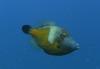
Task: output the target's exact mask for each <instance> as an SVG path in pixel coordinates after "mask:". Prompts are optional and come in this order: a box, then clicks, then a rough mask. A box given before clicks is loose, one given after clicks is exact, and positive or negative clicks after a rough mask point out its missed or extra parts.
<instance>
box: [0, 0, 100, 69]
mask: <svg viewBox="0 0 100 69" xmlns="http://www.w3.org/2000/svg"><path fill="white" fill-rule="evenodd" d="M42 19H49V20H53V21H55V22H56V24H57V25H60V26H62V27H64V28H65V29H68V30H69V31H70V32H71V34H72V37H73V38H74V39H75V40H76V41H77V42H78V43H79V44H80V49H79V50H78V51H76V52H73V53H71V54H69V55H65V56H60V57H57V56H50V55H47V54H45V53H44V52H42V51H40V49H37V50H36V49H33V48H32V47H31V46H30V45H29V41H30V37H29V36H27V35H25V34H24V33H23V32H22V31H21V26H22V25H24V24H29V25H33V26H35V25H37V24H38V23H37V22H38V20H42ZM0 69H100V1H99V0H0Z"/></svg>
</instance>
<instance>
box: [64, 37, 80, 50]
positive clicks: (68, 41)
mask: <svg viewBox="0 0 100 69" xmlns="http://www.w3.org/2000/svg"><path fill="white" fill-rule="evenodd" d="M62 48H63V49H69V50H71V51H74V50H78V49H79V48H80V47H79V43H77V42H76V41H74V40H73V39H72V38H71V37H66V38H65V39H64V41H63V43H62Z"/></svg>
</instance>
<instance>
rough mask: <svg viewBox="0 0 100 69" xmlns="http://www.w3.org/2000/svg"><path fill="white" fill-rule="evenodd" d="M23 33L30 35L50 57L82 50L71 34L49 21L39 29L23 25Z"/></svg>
mask: <svg viewBox="0 0 100 69" xmlns="http://www.w3.org/2000/svg"><path fill="white" fill-rule="evenodd" d="M22 31H23V32H24V33H25V34H27V35H30V36H31V38H32V39H34V40H35V43H36V44H37V46H38V47H39V48H41V49H42V50H43V51H44V52H45V53H47V54H48V55H55V56H62V55H66V54H70V53H72V52H74V51H76V50H78V49H79V48H80V47H79V43H77V42H76V41H75V40H74V39H73V38H72V36H71V35H70V33H69V32H68V31H66V30H65V29H64V28H62V27H60V26H58V25H55V24H54V22H50V21H48V22H45V23H44V24H41V25H40V26H37V27H32V26H30V25H23V26H22Z"/></svg>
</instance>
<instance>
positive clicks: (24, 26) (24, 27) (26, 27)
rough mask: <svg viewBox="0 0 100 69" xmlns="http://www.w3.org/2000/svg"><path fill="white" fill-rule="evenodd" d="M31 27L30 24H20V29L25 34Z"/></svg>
mask: <svg viewBox="0 0 100 69" xmlns="http://www.w3.org/2000/svg"><path fill="white" fill-rule="evenodd" d="M31 28H32V27H31V26H30V25H23V26H22V31H23V32H24V33H26V34H29V31H30V29H31Z"/></svg>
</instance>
